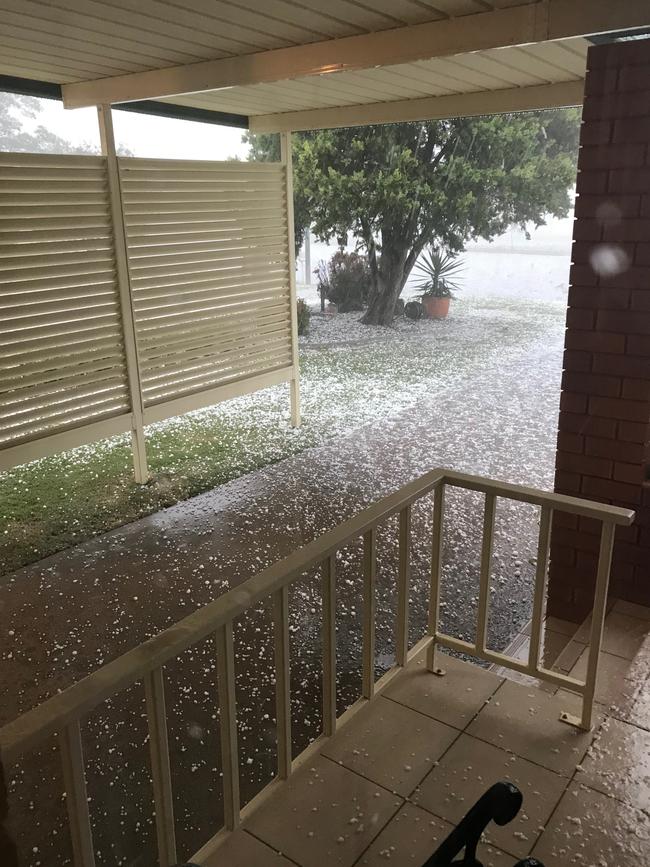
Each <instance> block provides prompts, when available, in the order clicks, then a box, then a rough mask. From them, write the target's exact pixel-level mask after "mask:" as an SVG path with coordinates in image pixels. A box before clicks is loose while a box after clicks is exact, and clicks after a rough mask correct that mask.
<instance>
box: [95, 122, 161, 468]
mask: <svg viewBox="0 0 650 867" xmlns="http://www.w3.org/2000/svg"><path fill="white" fill-rule="evenodd" d="M97 119H98V122H99V137H100V139H101V146H102V154H103V155H104V156H105V157H106V173H107V177H108V197H109V202H110V207H111V220H112V226H113V244H114V252H115V270H116V274H117V283H118V289H119V293H120V307H121V311H122V333H123V337H124V353H125V356H126V370H127V377H128V383H129V393H130V395H131V417H132V424H131V443H132V448H133V465H134V471H135V480H136V482H138V483H139V484H144V483H145V482H146V481H147V480H148V479H149V470H148V467H147V452H146V444H145V438H144V421H143V402H142V387H141V380H140V363H139V360H138V347H137V342H136V336H135V319H134V313H133V299H132V296H131V279H130V275H129V260H128V253H127V246H126V229H125V226H124V211H123V206H122V190H121V185H120V169H119V165H118V162H117V154H116V152H115V135H114V133H113V116H112V114H111V107H110V105H98V106H97Z"/></svg>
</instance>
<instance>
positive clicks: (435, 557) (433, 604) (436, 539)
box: [427, 482, 445, 675]
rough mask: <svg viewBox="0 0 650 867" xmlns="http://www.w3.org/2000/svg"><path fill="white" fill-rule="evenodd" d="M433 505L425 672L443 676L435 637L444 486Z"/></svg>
mask: <svg viewBox="0 0 650 867" xmlns="http://www.w3.org/2000/svg"><path fill="white" fill-rule="evenodd" d="M434 498H435V499H434V503H433V537H432V539H431V577H430V585H429V625H428V630H427V631H428V634H429V636H430V637H431V639H432V640H431V644H430V645H429V647H428V648H427V670H428V671H432V672H433V673H434V674H438V675H444V674H445V670H444V668H440V666H438V665H437V664H436V635H437V634H438V617H439V612H440V573H441V567H442V534H443V525H444V519H445V485H444V482H443V483H441V484H440V486H439V487H438V488H436V491H435V494H434Z"/></svg>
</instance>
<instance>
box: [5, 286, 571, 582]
mask: <svg viewBox="0 0 650 867" xmlns="http://www.w3.org/2000/svg"><path fill="white" fill-rule="evenodd" d="M356 318H357V317H355V316H354V315H353V314H351V315H350V316H348V317H338V318H337V320H335V321H334V322H332V323H322V322H314V324H313V328H312V334H311V336H310V338H308V339H307V340H306V341H304V342H303V345H302V347H301V378H302V388H301V390H302V403H303V426H302V427H301V428H300V429H299V430H297V431H295V430H292V429H291V428H290V426H289V424H288V416H289V413H288V395H287V388H286V386H279V387H275V388H271V389H267V390H265V391H264V392H259V393H257V394H256V395H250V396H246V397H243V398H237V399H236V400H233V401H229V402H228V403H225V404H221V405H219V406H217V407H213V408H210V409H207V410H200V411H197V412H194V413H190V414H188V415H186V416H182V417H179V418H176V419H170V420H169V421H166V422H162V423H160V424H156V425H152V426H151V427H150V428H149V429H148V430H147V452H148V457H149V465H150V469H151V472H152V480H151V482H150V483H149V484H147V485H144V486H140V485H136V484H135V483H134V482H133V477H132V461H131V451H130V443H129V438H128V436H120V437H115V438H113V439H111V440H105V441H103V442H101V443H98V444H94V445H92V446H84V447H81V448H78V449H74V450H71V451H68V452H65V453H62V454H59V455H55V456H53V457H49V458H44V459H42V460H39V461H36V462H34V463H32V464H28V465H26V466H23V467H18V468H16V469H15V470H12V471H11V472H8V473H4V474H0V522H1V523H0V574H7V573H8V572H11V571H13V570H15V569H17V568H19V567H20V566H23V565H25V564H28V563H31V562H34V561H36V560H40V559H42V558H43V557H46V556H48V555H49V554H53V553H55V552H57V551H60V550H62V549H64V548H67V547H69V546H71V545H74V544H77V543H79V542H81V541H84V540H86V539H89V538H92V537H93V536H95V535H97V534H99V533H102V532H105V531H107V530H110V529H112V528H114V527H118V526H120V525H122V524H126V523H129V522H130V521H133V520H135V519H137V518H139V517H141V516H143V515H147V514H151V513H152V512H155V511H158V510H159V509H161V508H164V507H166V506H169V505H172V504H174V503H176V502H178V501H180V500H184V499H187V498H189V497H192V496H194V495H196V494H199V493H201V492H202V491H206V490H209V489H210V488H214V487H216V486H219V485H222V484H224V483H225V482H228V481H230V480H232V479H236V478H238V477H239V476H241V475H244V474H246V473H250V472H252V471H253V470H255V469H258V468H260V467H264V466H268V465H269V464H272V463H275V462H277V461H280V460H282V459H284V458H287V457H290V456H291V455H294V454H296V453H298V452H301V451H303V450H304V449H307V448H310V447H311V446H315V445H318V444H320V443H323V442H325V441H326V440H327V439H329V438H331V437H342V436H345V435H346V434H348V433H350V432H352V431H353V430H355V428H358V427H360V426H361V425H364V424H368V423H379V424H380V423H382V421H383V420H384V419H385V418H386V416H387V415H389V414H394V413H397V412H400V411H402V410H404V409H407V408H409V407H412V406H414V405H416V404H417V402H418V400H421V399H422V398H423V397H431V396H432V395H435V394H436V393H440V391H441V390H443V389H448V388H453V387H454V383H455V382H457V381H459V379H462V378H464V377H467V376H468V375H471V372H472V370H473V369H477V368H479V367H482V366H484V365H486V364H489V365H493V366H495V367H497V368H498V363H499V360H500V359H505V358H507V357H508V354H509V353H516V352H517V350H518V348H519V349H520V348H521V347H522V346H525V345H526V343H527V342H529V341H531V340H533V339H538V338H539V337H540V335H543V334H544V333H545V332H548V331H549V330H553V331H556V330H557V328H558V327H560V328H561V327H562V323H563V310H562V308H561V307H560V306H559V305H551V304H548V305H547V304H530V302H524V303H522V302H515V301H508V302H499V303H494V302H485V301H483V302H481V303H478V302H468V301H462V302H460V301H457V302H455V308H454V315H453V317H451V318H450V319H449V320H447V321H446V322H441V323H430V322H426V323H423V322H420V323H403V324H401V325H400V326H399V328H398V329H379V330H376V331H375V330H372V331H370V330H369V329H367V328H363V327H362V326H359V325H358V324H357V323H356Z"/></svg>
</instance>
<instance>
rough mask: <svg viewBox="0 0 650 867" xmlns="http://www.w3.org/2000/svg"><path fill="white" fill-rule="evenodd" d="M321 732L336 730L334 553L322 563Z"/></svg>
mask: <svg viewBox="0 0 650 867" xmlns="http://www.w3.org/2000/svg"><path fill="white" fill-rule="evenodd" d="M322 597H323V631H322V641H323V734H324V735H325V737H331V736H332V735H333V734H334V732H335V731H336V555H335V554H330V556H329V557H328V558H327V560H326V561H325V562H324V563H323V577H322Z"/></svg>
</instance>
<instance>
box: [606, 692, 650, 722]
mask: <svg viewBox="0 0 650 867" xmlns="http://www.w3.org/2000/svg"><path fill="white" fill-rule="evenodd" d="M609 713H610V714H611V715H612V716H613V717H615V718H616V719H620V720H623V722H628V723H632V725H636V726H641V728H644V729H647V730H649V731H650V681H648V680H646V681H644V682H642V683H636V682H634V681H626V682H625V685H624V687H623V690H622V693H621V695H620V696H619V698H618V699H617V701H615V702H614V704H613V705H611V707H610V708H609Z"/></svg>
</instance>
